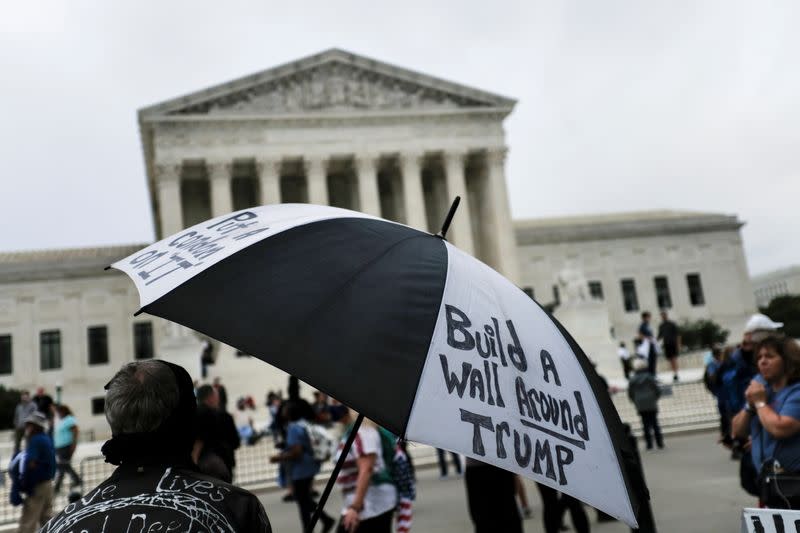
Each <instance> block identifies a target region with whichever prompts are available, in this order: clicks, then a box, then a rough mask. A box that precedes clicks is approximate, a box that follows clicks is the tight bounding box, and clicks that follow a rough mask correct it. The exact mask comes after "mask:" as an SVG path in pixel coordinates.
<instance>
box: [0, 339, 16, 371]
mask: <svg viewBox="0 0 800 533" xmlns="http://www.w3.org/2000/svg"><path fill="white" fill-rule="evenodd" d="M13 370H14V367H13V365H12V363H11V335H0V374H11V373H12V372H13Z"/></svg>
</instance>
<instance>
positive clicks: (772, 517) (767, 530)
mask: <svg viewBox="0 0 800 533" xmlns="http://www.w3.org/2000/svg"><path fill="white" fill-rule="evenodd" d="M742 533H800V511H790V510H788V509H756V508H749V507H745V508H744V509H743V510H742Z"/></svg>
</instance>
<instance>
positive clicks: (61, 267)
mask: <svg viewBox="0 0 800 533" xmlns="http://www.w3.org/2000/svg"><path fill="white" fill-rule="evenodd" d="M145 246H147V244H132V245H126V246H104V247H96V248H65V249H62V250H37V251H28V252H24V251H23V252H4V253H0V287H2V285H3V284H7V283H17V282H24V281H40V280H54V279H69V278H83V277H91V276H97V275H100V274H102V273H103V269H104V268H105V267H107V266H109V265H110V264H111V263H114V262H116V261H118V260H120V259H122V258H123V257H127V256H129V255H130V254H132V253H133V252H135V251H136V250H140V249H142V248H144V247H145Z"/></svg>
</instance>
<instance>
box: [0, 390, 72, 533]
mask: <svg viewBox="0 0 800 533" xmlns="http://www.w3.org/2000/svg"><path fill="white" fill-rule="evenodd" d="M78 437H79V427H78V422H77V420H76V419H75V416H73V414H72V410H71V409H70V408H69V406H67V405H65V404H63V403H56V402H54V401H53V398H52V396H50V395H49V394H47V392H46V391H45V389H44V388H43V387H39V388H38V389H37V390H36V394H35V395H33V396H31V395H30V393H29V392H28V391H26V390H23V391H21V392H20V398H19V402H18V403H17V405H16V406H15V408H14V451H13V454H12V460H11V463H10V467H9V474H10V477H11V492H10V499H11V503H12V504H14V505H22V516H21V519H20V525H19V531H21V532H27V531H38V529H39V524H40V523H41V522H42V520H43V519H44V518H45V517H49V513H50V511H51V509H52V505H53V498H54V497H55V495H57V494H58V493H60V492H61V488H62V484H63V481H64V477H65V476H69V478H70V496H71V498H72V499H74V498H76V497H78V496H79V495H80V493H81V492H82V485H83V480H82V479H81V476H80V475H79V474H78V472H76V471H75V469H74V468H73V466H72V457H73V455H74V454H75V450H76V448H77V445H78ZM23 442H25V447H24V449H23V447H22V444H23Z"/></svg>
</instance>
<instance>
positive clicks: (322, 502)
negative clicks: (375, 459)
mask: <svg viewBox="0 0 800 533" xmlns="http://www.w3.org/2000/svg"><path fill="white" fill-rule="evenodd" d="M363 421H364V415H362V414H359V415H358V418H356V421H355V423H354V424H353V429H351V430H350V435H348V436H347V440H346V441H345V443H344V448H342V451H341V453H340V454H339V460H338V461H336V466H334V467H333V472H331V477H330V478H329V479H328V484H327V485H325V490H324V491H322V496H320V498H319V503H318V504H317V508H316V509H315V510H314V515H313V516H312V517H311V522H310V523H309V524H308V529H307V530H306V531H307V533H311V532H312V531H314V526H316V525H317V522H318V521H319V517H320V515H321V514H322V511H323V510H324V509H325V502H327V501H328V496H330V495H331V490H333V484H334V483H336V478H338V477H339V471H340V470H341V469H342V465H344V461H345V459H347V455H348V454H349V453H350V448H351V447H352V446H353V441H354V440H356V434H357V433H358V428H360V427H361V422H363Z"/></svg>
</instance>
